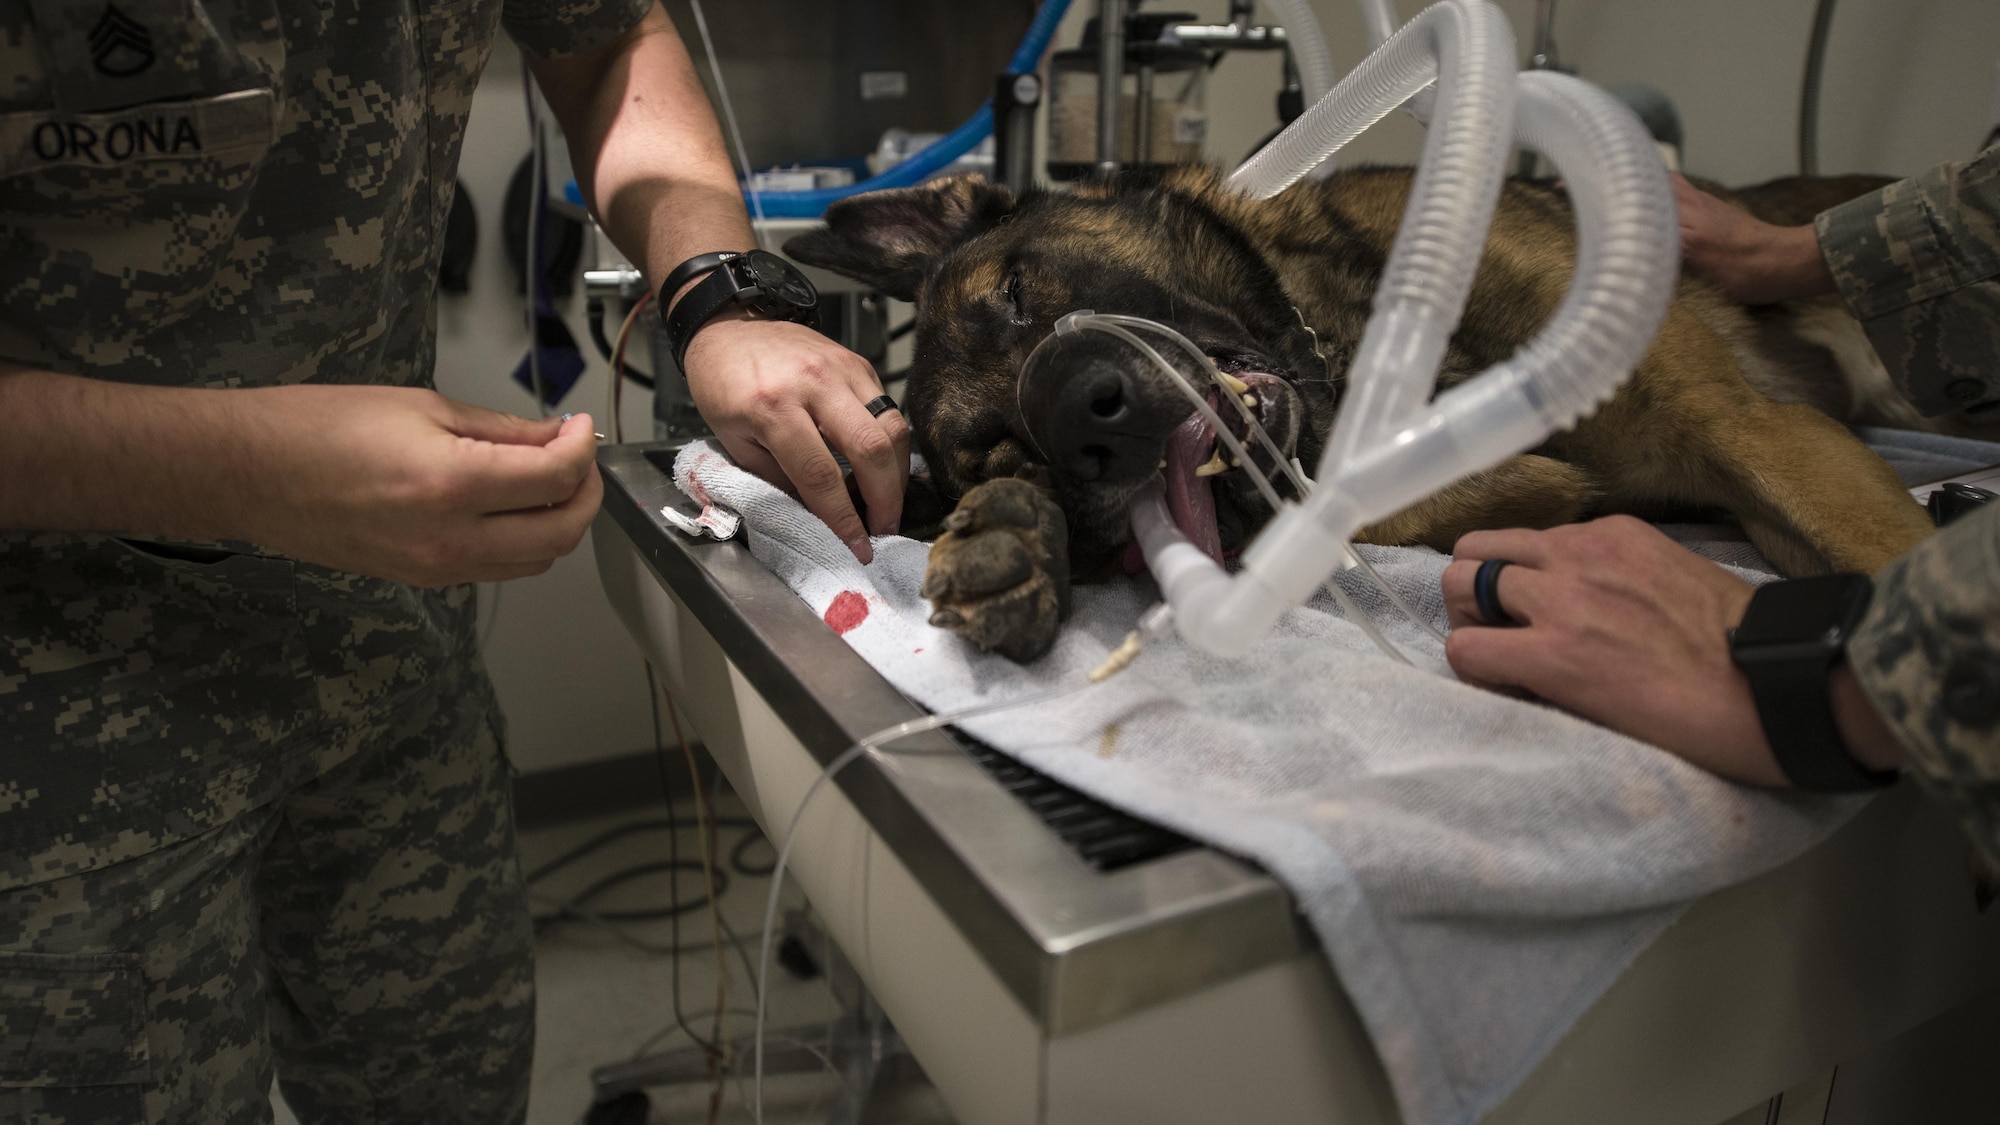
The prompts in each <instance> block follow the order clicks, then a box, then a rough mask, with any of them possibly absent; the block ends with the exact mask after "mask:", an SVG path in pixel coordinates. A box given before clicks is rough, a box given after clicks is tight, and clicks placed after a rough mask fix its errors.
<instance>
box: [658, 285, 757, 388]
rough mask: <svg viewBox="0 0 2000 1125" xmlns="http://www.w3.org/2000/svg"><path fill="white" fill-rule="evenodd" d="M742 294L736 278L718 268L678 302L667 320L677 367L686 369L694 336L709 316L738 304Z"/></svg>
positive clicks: (668, 335)
mask: <svg viewBox="0 0 2000 1125" xmlns="http://www.w3.org/2000/svg"><path fill="white" fill-rule="evenodd" d="M740 291H741V287H740V286H738V285H737V282H736V278H735V277H734V276H733V275H732V274H731V273H730V272H729V271H728V270H726V269H719V270H716V271H715V272H713V273H711V274H709V275H708V277H707V278H706V279H704V280H703V281H702V282H701V283H700V284H698V285H696V286H695V287H694V288H692V289H690V290H688V291H687V296H685V297H682V298H681V299H680V300H679V301H678V302H677V303H675V305H674V309H673V311H672V312H670V313H668V314H667V318H666V325H667V344H668V346H669V347H670V348H671V349H672V351H673V355H674V366H675V367H678V368H680V369H681V370H682V371H686V370H687V363H686V362H685V357H686V356H687V350H688V345H689V344H690V343H692V342H693V341H694V334H695V333H696V332H699V331H701V326H702V325H704V324H707V323H708V321H709V318H710V317H713V316H714V315H715V314H716V313H719V312H721V311H722V310H723V309H725V308H728V307H729V306H730V305H733V304H735V303H736V297H737V294H738V293H739V292H740Z"/></svg>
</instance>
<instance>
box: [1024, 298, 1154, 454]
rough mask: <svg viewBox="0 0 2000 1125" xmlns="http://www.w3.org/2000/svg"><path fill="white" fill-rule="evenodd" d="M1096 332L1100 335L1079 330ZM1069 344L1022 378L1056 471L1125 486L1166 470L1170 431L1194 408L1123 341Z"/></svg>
mask: <svg viewBox="0 0 2000 1125" xmlns="http://www.w3.org/2000/svg"><path fill="white" fill-rule="evenodd" d="M1077 335H1079V336H1083V337H1090V336H1093V335H1095V334H1093V333H1078V334H1077ZM1109 343H1111V344H1112V345H1113V346H1111V347H1106V346H1105V341H1104V340H1103V339H1102V338H1099V339H1096V340H1092V339H1083V340H1077V341H1075V342H1071V341H1069V340H1064V341H1062V345H1063V346H1062V347H1061V348H1060V349H1059V350H1057V352H1056V353H1055V354H1053V355H1050V356H1046V357H1043V358H1042V361H1040V362H1037V363H1034V364H1032V365H1030V367H1029V368H1028V370H1027V371H1026V372H1024V373H1023V376H1022V379H1021V387H1020V396H1021V413H1022V415H1023V417H1024V418H1025V419H1026V421H1027V423H1028V429H1029V432H1030V434H1031V436H1032V437H1033V438H1034V440H1035V444H1036V445H1037V446H1039V447H1040V448H1041V450H1042V452H1043V453H1045V454H1047V455H1048V457H1049V459H1050V461H1051V462H1052V463H1053V465H1054V467H1055V469H1056V471H1057V472H1058V473H1060V474H1062V475H1064V476H1067V477H1069V478H1071V479H1072V480H1080V481H1092V482H1098V483H1104V484H1122V483H1129V482H1132V481H1138V480H1144V479H1145V478H1146V477H1148V476H1150V475H1152V473H1153V472H1154V471H1155V470H1156V469H1157V468H1158V467H1159V464H1160V457H1161V455H1162V453H1163V452H1164V450H1165V448H1166V439H1167V435H1168V434H1170V433H1172V432H1173V429H1174V427H1175V426H1177V425H1179V424H1180V422H1181V420H1182V419H1184V418H1186V417H1187V415H1188V412H1189V410H1190V409H1191V407H1189V405H1188V401H1187V399H1186V398H1185V397H1183V396H1182V395H1181V393H1180V392H1179V391H1177V390H1175V389H1174V388H1173V387H1172V386H1171V385H1163V383H1164V380H1165V376H1163V375H1161V374H1160V373H1158V372H1156V371H1153V370H1152V369H1151V368H1150V365H1147V364H1144V363H1135V362H1133V361H1134V359H1136V358H1137V357H1136V356H1135V354H1134V353H1133V352H1132V351H1131V350H1130V349H1129V348H1127V347H1124V346H1122V345H1119V344H1118V343H1117V341H1115V340H1114V341H1109Z"/></svg>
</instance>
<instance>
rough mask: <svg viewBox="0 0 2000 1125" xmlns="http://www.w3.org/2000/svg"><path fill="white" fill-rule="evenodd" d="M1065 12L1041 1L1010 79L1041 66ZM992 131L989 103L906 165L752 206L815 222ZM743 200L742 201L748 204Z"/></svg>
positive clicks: (916, 175) (920, 175)
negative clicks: (852, 197)
mask: <svg viewBox="0 0 2000 1125" xmlns="http://www.w3.org/2000/svg"><path fill="white" fill-rule="evenodd" d="M1068 9H1069V0H1042V6H1041V8H1040V9H1038V10H1037V11H1036V12H1035V20H1034V22H1033V23H1031V24H1029V25H1028V34H1027V35H1026V36H1025V37H1023V38H1022V40H1021V45H1020V46H1019V47H1017V48H1015V49H1014V57H1013V58H1012V59H1010V60H1008V62H1007V73H1009V74H1031V73H1033V72H1034V70H1035V67H1036V66H1037V65H1039V64H1040V63H1041V61H1042V52H1043V51H1045V50H1047V49H1048V46H1049V40H1051V39H1053V38H1055V34H1056V26H1057V25H1058V24H1060V23H1062V18H1063V13H1064V12H1065V11H1067V10H1068ZM992 132H993V103H992V102H985V103H982V104H981V105H980V107H979V112H977V113H974V114H973V115H972V116H971V117H969V118H967V119H966V121H965V123H964V124H963V125H960V126H959V127H958V128H956V129H953V130H952V131H951V132H949V133H946V134H945V135H944V136H942V137H939V138H938V139H937V140H935V141H933V142H931V143H930V144H929V145H927V146H925V147H924V148H923V150H922V151H920V152H917V153H916V154H914V155H912V156H911V157H910V158H909V159H908V160H905V161H903V162H902V163H901V164H898V165H896V166H895V167H894V168H891V169H889V170H888V171H886V172H883V173H882V174H881V175H879V176H870V177H869V178H867V179H865V180H862V181H861V182H860V183H856V184H848V185H847V186H845V187H837V188H819V189H817V190H814V191H762V192H758V193H757V200H756V203H754V204H752V205H751V209H752V211H753V212H754V211H755V210H757V209H758V206H759V205H761V207H762V211H763V214H764V216H765V217H766V218H772V219H817V218H819V217H820V216H821V215H823V214H825V213H826V209H827V208H828V207H830V206H832V205H833V204H834V203H836V202H838V201H839V200H842V199H845V198H847V197H848V196H850V195H859V194H860V193H862V192H864V191H880V190H881V189H883V188H898V187H909V186H910V185H911V184H916V183H921V182H922V181H924V180H926V179H928V178H929V177H930V176H931V174H932V173H934V172H936V171H938V170H939V169H941V168H945V167H948V166H949V165H950V164H951V162H952V161H954V160H957V159H958V158H959V157H961V156H964V155H965V154H966V153H968V152H971V151H972V150H973V149H974V148H975V147H977V146H978V145H979V142H981V141H983V140H985V139H986V138H987V136H988V135H989V134H991V133H992ZM747 198H748V197H747V196H746V201H747Z"/></svg>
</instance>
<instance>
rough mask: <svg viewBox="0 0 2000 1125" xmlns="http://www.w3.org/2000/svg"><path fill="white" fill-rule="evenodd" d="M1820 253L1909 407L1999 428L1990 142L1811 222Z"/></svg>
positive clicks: (1999, 238)
mask: <svg viewBox="0 0 2000 1125" xmlns="http://www.w3.org/2000/svg"><path fill="white" fill-rule="evenodd" d="M1814 227H1815V228H1816V230H1817V231H1818V234H1819V246H1820V253H1821V255H1822V256H1823V257H1825V259H1826V264H1827V266H1828V268H1829V269H1831V270H1832V272H1833V280H1834V283H1835V284H1836V285H1838V286H1839V287H1840V295H1841V297H1842V299H1843V300H1845V301H1846V302H1847V307H1848V309H1849V310H1850V311H1852V312H1853V313H1854V315H1855V317H1856V318H1857V319H1859V320H1860V321H1861V324H1862V326H1863V327H1864V328H1866V329H1867V330H1868V339H1869V342H1870V343H1872V344H1874V345H1875V353H1876V354H1877V355H1878V356H1880V357H1881V359H1882V365H1883V366H1884V367H1886V368H1888V370H1889V374H1890V375H1891V376H1893V377H1894V378H1895V380H1896V385H1897V387H1899V388H1901V390H1902V391H1903V393H1904V394H1906V395H1908V396H1909V398H1910V401H1911V402H1913V403H1915V404H1916V406H1917V409H1919V410H1921V411H1923V412H1924V413H1925V414H1930V415H1938V414H1945V413H1949V412H1953V411H1963V412H1965V414H1966V415H1967V416H1968V417H1970V418H1972V419H1974V420H1979V421H1989V422H1992V423H1993V424H1995V425H2000V145H1994V146H1992V147H1989V148H1988V149H1987V150H1986V151H1984V152H1982V153H1980V154H1979V155H1978V156H1976V157H1974V158H1972V159H1971V160H1968V161H1964V162H1962V163H1958V164H1946V165H1943V166H1941V167H1939V168H1935V169H1932V170H1931V171H1929V172H1926V173H1924V174H1923V175H1921V176H1914V177H1911V178H1910V179H1907V180H1900V181H1898V182H1896V183H1893V184H1890V185H1889V186H1887V187H1885V188H1882V189H1881V190H1879V191H1875V192H1871V193H1869V194H1867V195H1864V196H1861V197H1859V198H1857V199H1853V200H1850V201H1848V202H1846V203H1843V204H1841V205H1840V206H1838V207H1835V208H1833V209H1832V210H1829V211H1823V212H1821V213H1820V215H1819V217H1818V218H1817V219H1816V220H1814Z"/></svg>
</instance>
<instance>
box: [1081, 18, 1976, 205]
mask: <svg viewBox="0 0 2000 1125" xmlns="http://www.w3.org/2000/svg"><path fill="white" fill-rule="evenodd" d="M1075 2H1076V10H1073V11H1072V12H1071V13H1070V14H1069V16H1068V18H1067V20H1066V24H1073V25H1074V30H1072V29H1071V27H1069V26H1066V27H1065V29H1064V35H1063V37H1062V38H1061V39H1060V40H1059V42H1060V43H1061V44H1062V45H1065V46H1067V45H1070V44H1073V43H1074V42H1075V41H1076V39H1075V37H1076V35H1077V34H1078V33H1079V32H1080V31H1081V28H1082V21H1083V20H1084V19H1086V18H1088V17H1089V16H1090V15H1091V14H1092V13H1094V12H1095V10H1096V7H1097V6H1096V4H1095V3H1092V2H1090V0H1075ZM1154 6H1156V7H1164V6H1165V4H1164V2H1163V0H1162V2H1159V3H1156V4H1155V5H1154ZM1172 7H1174V8H1180V9H1185V10H1188V11H1197V12H1199V13H1200V14H1201V15H1202V16H1203V17H1204V18H1214V19H1219V18H1221V17H1222V16H1223V15H1224V14H1225V13H1226V12H1227V4H1226V2H1223V0H1202V2H1198V3H1188V4H1174V5H1172ZM1423 7H1424V5H1422V4H1418V3H1411V2H1409V0H1404V2H1403V3H1401V4H1399V5H1398V11H1399V14H1400V15H1401V16H1402V17H1403V18H1404V19H1407V18H1409V17H1410V16H1412V15H1414V14H1416V13H1417V12H1418V11H1421V10H1422V8H1423ZM1500 7H1501V8H1502V9H1503V10H1505V11H1506V12H1507V14H1508V15H1509V17H1511V18H1512V20H1513V24H1514V34H1515V38H1516V40H1517V41H1518V42H1519V43H1520V45H1521V50H1522V54H1523V55H1524V56H1525V55H1526V53H1527V49H1528V45H1529V43H1530V41H1531V39H1532V36H1533V33H1534V9H1535V5H1534V3H1533V0H1502V2H1501V3H1500ZM1813 8H1814V0H1557V3H1556V5H1555V10H1556V26H1555V41H1556V48H1557V56H1558V58H1559V59H1560V61H1561V62H1562V63H1563V65H1565V66H1566V67H1570V68H1573V69H1575V70H1576V71H1577V72H1578V73H1580V74H1581V75H1582V76H1583V77H1585V78H1588V79H1590V80H1592V81H1594V82H1599V83H1602V84H1605V85H1611V84H1614V83H1618V82H1645V83H1649V84H1651V85H1653V86H1655V87H1658V88H1659V89H1660V90H1661V91H1663V92H1664V93H1666V94H1667V95H1668V96H1669V97H1671V98H1672V99H1673V100H1674V102H1675V103H1676V105H1677V107H1678V109H1679V111H1680V115H1681V122H1682V125H1683V126H1684V128H1685V130H1686V133H1687V145H1686V160H1687V165H1688V169H1689V171H1691V172H1696V173H1699V174H1701V175H1705V176H1708V177H1711V178H1713V179H1716V180H1720V181H1722V182H1724V183H1731V184H1746V183H1754V182H1757V181H1761V180H1765V179H1770V178H1772V177H1775V176H1782V175H1790V174H1792V173H1794V172H1796V171H1797V170H1798V165H1797V159H1798V157H1797V151H1798V150H1797V140H1796V138H1797V130H1798V101H1799V85H1800V80H1801V78H1802V76H1803V74H1804V70H1805V55H1806V41H1807V38H1808V36H1809V35H1810V33H1811V30H1812V19H1813ZM1313 9H1314V11H1315V12H1317V13H1318V14H1319V18H1320V25H1321V27H1322V29H1323V30H1324V31H1325V33H1326V37H1327V41H1328V44H1329V46H1330V47H1331V49H1332V51H1333V54H1334V60H1335V63H1336V64H1337V65H1338V66H1339V68H1340V70H1341V73H1346V71H1347V70H1348V69H1350V68H1351V67H1352V66H1353V65H1354V63H1355V62H1356V61H1358V60H1359V59H1360V58H1361V56H1362V54H1363V53H1364V52H1363V48H1364V46H1365V41H1364V39H1363V33H1362V30H1361V21H1360V17H1359V16H1358V15H1357V14H1356V11H1357V9H1356V6H1355V5H1354V4H1353V3H1350V2H1348V0H1313ZM1259 11H1260V14H1263V13H1264V12H1265V11H1266V9H1264V8H1262V7H1260V9H1259ZM1213 77H1214V81H1212V82H1211V84H1210V86H1209V117H1210V123H1209V131H1210V140H1209V146H1208V147H1209V155H1210V156H1211V157H1212V158H1214V159H1218V160H1239V159H1241V158H1242V155H1243V152H1244V150H1245V149H1246V148H1247V147H1248V145H1250V144H1251V143H1254V142H1255V141H1256V140H1257V139H1258V138H1259V137H1261V136H1263V134H1264V132H1265V131H1267V130H1268V129H1269V128H1270V127H1271V123H1272V122H1273V121H1274V120H1275V118H1274V117H1273V115H1272V109H1271V91H1272V90H1274V89H1275V88H1276V84H1277V81H1278V63H1277V60H1276V59H1275V58H1272V57H1269V56H1260V55H1251V54H1244V55H1240V56H1235V57H1232V58H1230V59H1228V60H1226V61H1225V62H1224V63H1223V64H1222V65H1221V66H1220V67H1219V68H1217V70H1216V73H1215V75H1214V76H1213ZM1821 90H1822V92H1821V101H1820V134H1819V148H1820V170H1821V171H1822V172H1826V173H1835V172H1875V173H1880V174H1883V175H1892V176H1907V175H1913V174H1915V173H1918V172H1921V171H1923V170H1924V169H1926V168H1929V167H1931V166H1932V165H1935V164H1938V163H1941V162H1943V161H1946V160H1954V159H1963V158H1964V157H1966V156H1969V155H1971V153H1972V151H1973V150H1974V148H1975V146H1977V145H1978V143H1979V142H1980V141H1981V140H1982V139H1984V137H1985V135H1986V132H1987V130H1988V129H1989V128H1990V127H1991V124H1992V121H1993V119H1994V117H1995V115H1996V113H2000V3H1995V2H1994V0H1840V2H1839V3H1838V4H1837V5H1836V6H1835V11H1834V17H1833V32H1832V35H1831V37H1830V38H1829V39H1828V43H1827V55H1826V69H1825V72H1824V78H1823V81H1822V87H1821ZM1421 146H1422V135H1421V132H1420V130H1419V129H1418V128H1417V126H1416V125H1415V124H1414V123H1413V122H1411V121H1410V120H1409V119H1408V118H1407V117H1404V116H1403V115H1401V114H1395V115H1392V116H1391V117H1390V118H1389V119H1388V120H1386V121H1384V122H1383V123H1382V124H1381V125H1379V126H1377V127H1376V128H1375V129H1374V130H1371V131H1370V132H1369V133H1367V134H1365V135H1363V136H1362V137H1361V138H1360V139H1359V140H1357V141H1356V142H1355V143H1354V144H1353V145H1351V146H1349V148H1348V149H1347V151H1346V153H1345V154H1344V155H1343V157H1342V159H1343V160H1346V161H1348V162H1357V163H1358V162H1367V161H1378V162H1408V161H1411V160H1414V159H1415V158H1416V155H1417V153H1418V151H1419V150H1420V148H1421Z"/></svg>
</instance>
